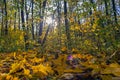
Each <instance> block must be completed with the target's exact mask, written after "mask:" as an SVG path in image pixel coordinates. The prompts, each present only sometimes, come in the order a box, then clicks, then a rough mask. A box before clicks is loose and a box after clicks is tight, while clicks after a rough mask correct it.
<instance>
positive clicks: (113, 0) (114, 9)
mask: <svg viewBox="0 0 120 80" xmlns="http://www.w3.org/2000/svg"><path fill="white" fill-rule="evenodd" d="M112 8H113V13H114V20H115V23H118V22H117V13H116V6H115V0H112Z"/></svg>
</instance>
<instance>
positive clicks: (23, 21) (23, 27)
mask: <svg viewBox="0 0 120 80" xmlns="http://www.w3.org/2000/svg"><path fill="white" fill-rule="evenodd" d="M21 5H22V8H21V21H22V29H23V31H25V19H24V0H22V3H21Z"/></svg>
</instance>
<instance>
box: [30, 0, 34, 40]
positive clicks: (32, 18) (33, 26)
mask: <svg viewBox="0 0 120 80" xmlns="http://www.w3.org/2000/svg"><path fill="white" fill-rule="evenodd" d="M31 3H32V39H35V37H34V23H33V4H34V1H33V0H32V2H31Z"/></svg>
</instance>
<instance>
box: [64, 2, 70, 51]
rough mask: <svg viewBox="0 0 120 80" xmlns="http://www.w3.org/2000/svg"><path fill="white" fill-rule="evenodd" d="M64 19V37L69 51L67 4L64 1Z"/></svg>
mask: <svg viewBox="0 0 120 80" xmlns="http://www.w3.org/2000/svg"><path fill="white" fill-rule="evenodd" d="M64 18H65V29H66V36H67V47H68V49H70V32H69V22H68V19H67V2H66V0H64Z"/></svg>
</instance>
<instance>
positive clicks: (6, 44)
mask: <svg viewBox="0 0 120 80" xmlns="http://www.w3.org/2000/svg"><path fill="white" fill-rule="evenodd" d="M18 50H24V37H23V32H22V31H20V30H16V31H14V30H9V35H5V36H0V52H12V51H18Z"/></svg>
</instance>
